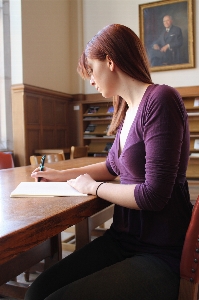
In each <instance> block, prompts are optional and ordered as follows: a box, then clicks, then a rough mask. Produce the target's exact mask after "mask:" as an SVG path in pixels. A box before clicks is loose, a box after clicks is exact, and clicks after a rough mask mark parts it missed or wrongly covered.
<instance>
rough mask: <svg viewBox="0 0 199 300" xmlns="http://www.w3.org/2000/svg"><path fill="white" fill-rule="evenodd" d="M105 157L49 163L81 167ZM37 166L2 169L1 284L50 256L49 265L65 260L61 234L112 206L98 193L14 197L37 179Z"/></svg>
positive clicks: (0, 222) (0, 201) (56, 166)
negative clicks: (18, 189)
mask: <svg viewBox="0 0 199 300" xmlns="http://www.w3.org/2000/svg"><path fill="white" fill-rule="evenodd" d="M104 160H105V158H102V157H97V158H94V157H85V158H78V159H74V160H65V161H61V162H57V163H53V164H46V166H49V167H52V168H55V169H59V170H61V169H66V168H73V167H81V166H85V165H88V164H92V163H96V162H101V161H104ZM33 170H34V167H33V166H26V167H18V168H13V169H6V170H0V285H2V284H4V283H6V282H7V281H9V280H10V279H11V278H13V277H15V276H17V275H19V274H20V273H22V272H23V271H25V270H26V269H28V268H30V267H31V266H32V265H34V264H36V263H38V262H39V261H40V260H42V259H43V258H44V256H43V255H44V253H45V252H46V256H49V260H50V261H49V265H50V264H51V263H53V262H54V261H58V260H59V259H61V249H60V247H59V245H60V244H61V243H60V233H61V232H62V231H63V230H64V229H66V228H68V227H70V226H72V225H75V224H77V223H79V222H80V221H82V220H84V219H85V218H87V217H89V216H91V215H93V214H95V213H96V212H98V211H100V210H102V209H104V208H105V207H107V206H109V205H110V203H109V202H107V201H105V200H102V199H100V198H97V197H96V196H86V197H85V196H83V197H81V196H78V197H52V198H47V197H39V198H38V197H33V198H10V193H11V192H12V190H14V189H15V188H16V186H17V185H18V184H19V183H20V182H21V181H34V180H33V179H32V178H31V177H30V174H31V172H32V171H33Z"/></svg>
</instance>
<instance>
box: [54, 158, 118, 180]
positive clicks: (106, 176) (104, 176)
mask: <svg viewBox="0 0 199 300" xmlns="http://www.w3.org/2000/svg"><path fill="white" fill-rule="evenodd" d="M60 172H61V176H62V181H66V180H69V179H74V178H76V177H78V176H79V175H83V174H89V175H90V176H91V177H92V178H93V179H94V180H96V181H100V180H101V181H111V180H113V179H114V178H115V176H113V175H111V174H110V173H109V171H108V169H107V167H106V163H105V162H100V163H96V164H92V165H88V166H85V167H80V168H73V169H67V170H62V171H60Z"/></svg>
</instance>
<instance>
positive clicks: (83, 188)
mask: <svg viewBox="0 0 199 300" xmlns="http://www.w3.org/2000/svg"><path fill="white" fill-rule="evenodd" d="M67 182H68V184H70V185H71V186H72V187H73V188H75V189H76V190H77V191H78V192H80V193H83V194H91V195H95V194H96V188H97V186H98V185H99V183H98V182H97V181H95V180H94V179H92V177H91V176H90V175H88V174H84V175H80V176H78V177H77V178H75V179H70V180H68V181H67Z"/></svg>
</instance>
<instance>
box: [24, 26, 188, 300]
mask: <svg viewBox="0 0 199 300" xmlns="http://www.w3.org/2000/svg"><path fill="white" fill-rule="evenodd" d="M78 72H79V74H80V75H81V76H82V77H83V78H84V79H89V80H90V84H91V85H93V86H94V87H95V88H96V89H97V91H98V92H100V93H101V94H102V95H103V97H105V98H110V97H113V99H114V100H113V104H114V115H113V119H112V123H111V126H110V129H109V134H113V133H115V132H116V137H115V141H114V143H113V146H112V148H111V149H110V151H109V154H108V157H107V159H106V161H105V162H102V163H97V164H93V165H89V166H86V167H82V168H74V169H70V170H63V171H58V170H53V169H50V168H46V167H45V168H44V171H43V172H40V171H39V169H38V168H37V169H35V170H34V172H33V173H32V175H31V176H32V177H33V178H35V179H36V180H37V178H38V177H41V176H42V177H43V179H42V180H44V181H68V183H69V184H70V185H71V186H73V187H74V188H75V189H77V190H78V191H80V192H82V193H87V194H91V195H96V194H97V196H99V197H100V198H102V199H105V200H107V201H110V202H112V203H114V204H115V210H114V217H113V224H112V225H111V228H110V229H108V230H107V231H106V233H105V234H104V235H103V236H102V237H99V238H96V239H95V240H94V241H92V242H91V243H89V244H88V245H86V246H85V247H83V248H82V249H80V250H78V251H75V252H74V253H72V254H71V255H69V256H67V257H66V258H64V259H63V260H61V261H60V262H59V263H58V264H56V265H54V266H53V267H51V268H49V269H48V270H46V271H45V272H44V273H42V274H41V275H40V276H39V277H38V278H37V279H36V280H35V281H34V282H33V284H32V285H31V287H30V288H29V290H28V292H27V294H26V297H25V299H26V300H36V299H37V300H40V299H41V300H43V299H47V300H55V299H56V300H57V299H59V300H60V299H71V300H74V299H75V300H78V299H82V300H97V299H99V300H106V299H107V300H110V299H112V300H116V299H118V300H121V299H125V300H127V299H133V300H141V299H144V300H154V299H156V300H164V299H165V300H172V299H173V300H174V299H177V295H178V289H179V265H180V258H181V252H182V247H183V242H184V238H185V233H186V230H187V227H188V224H189V221H190V217H191V211H192V205H191V203H190V199H189V191H188V185H187V180H186V169H187V163H188V157H189V129H188V120H187V113H186V111H185V108H184V104H183V101H182V99H181V97H180V95H179V93H178V92H177V91H176V90H175V89H173V88H171V87H169V86H167V85H159V84H154V83H153V82H152V80H151V76H150V72H149V67H148V60H147V56H146V53H145V50H144V47H143V45H142V44H141V41H140V39H139V38H138V37H137V35H136V34H135V33H134V32H133V31H132V30H131V29H129V28H128V27H125V26H123V25H118V24H113V25H109V26H107V27H105V28H103V29H102V30H101V31H100V32H98V33H97V35H95V36H94V37H93V39H92V40H91V41H90V42H89V43H88V44H87V46H86V49H85V51H84V52H83V54H82V55H81V57H80V60H79V64H78ZM118 175H119V176H120V180H121V183H120V184H118V185H116V184H113V183H107V182H106V181H111V180H113V179H114V178H116V176H118Z"/></svg>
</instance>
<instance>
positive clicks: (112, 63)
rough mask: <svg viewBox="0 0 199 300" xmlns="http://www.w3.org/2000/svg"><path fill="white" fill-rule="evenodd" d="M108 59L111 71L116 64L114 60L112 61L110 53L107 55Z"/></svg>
mask: <svg viewBox="0 0 199 300" xmlns="http://www.w3.org/2000/svg"><path fill="white" fill-rule="evenodd" d="M106 61H107V66H108V67H109V69H110V70H111V71H113V70H114V66H115V64H114V62H113V61H112V59H111V58H110V57H109V56H108V55H107V56H106Z"/></svg>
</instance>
